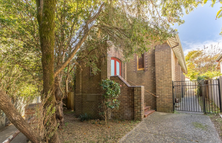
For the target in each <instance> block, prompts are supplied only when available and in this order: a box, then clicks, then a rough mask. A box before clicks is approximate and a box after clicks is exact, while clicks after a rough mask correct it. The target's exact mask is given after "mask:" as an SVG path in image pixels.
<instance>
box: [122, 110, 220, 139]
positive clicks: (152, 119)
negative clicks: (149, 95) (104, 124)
mask: <svg viewBox="0 0 222 143" xmlns="http://www.w3.org/2000/svg"><path fill="white" fill-rule="evenodd" d="M120 142H122V143H222V142H221V140H220V138H219V135H218V133H217V131H216V129H215V127H214V125H213V123H212V122H211V120H210V118H209V117H208V116H206V115H195V114H172V113H161V112H155V113H153V114H151V115H150V116H148V117H147V118H146V119H144V121H143V122H141V123H140V124H139V125H138V126H137V127H136V128H135V129H134V130H132V131H131V132H130V133H128V134H127V135H126V136H124V137H123V138H122V139H121V140H120Z"/></svg>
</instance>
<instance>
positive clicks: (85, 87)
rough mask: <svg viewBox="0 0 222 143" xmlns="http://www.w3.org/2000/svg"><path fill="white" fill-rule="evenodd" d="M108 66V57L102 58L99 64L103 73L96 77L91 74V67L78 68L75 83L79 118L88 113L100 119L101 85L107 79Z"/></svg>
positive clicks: (76, 107)
mask: <svg viewBox="0 0 222 143" xmlns="http://www.w3.org/2000/svg"><path fill="white" fill-rule="evenodd" d="M80 64H81V63H80ZM106 65H107V60H106V57H101V58H100V60H99V62H98V63H97V66H98V68H99V69H100V70H101V71H98V72H97V74H96V75H92V74H90V67H89V66H82V67H81V68H80V67H77V70H76V82H75V85H76V89H75V112H76V115H77V116H79V115H80V114H84V113H87V114H89V115H91V116H92V118H99V108H98V106H99V104H100V101H101V100H100V99H101V95H102V90H101V87H100V83H101V81H102V79H106V78H107V68H106V67H107V66H106Z"/></svg>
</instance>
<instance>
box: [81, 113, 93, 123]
mask: <svg viewBox="0 0 222 143" xmlns="http://www.w3.org/2000/svg"><path fill="white" fill-rule="evenodd" d="M79 118H80V121H81V122H83V121H88V120H90V119H92V118H91V116H90V115H88V114H87V113H85V114H82V115H80V116H79Z"/></svg>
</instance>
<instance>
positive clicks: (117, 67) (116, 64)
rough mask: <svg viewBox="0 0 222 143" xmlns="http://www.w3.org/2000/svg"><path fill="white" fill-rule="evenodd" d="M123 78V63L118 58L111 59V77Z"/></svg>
mask: <svg viewBox="0 0 222 143" xmlns="http://www.w3.org/2000/svg"><path fill="white" fill-rule="evenodd" d="M114 75H120V76H121V61H120V60H118V59H117V58H111V76H114Z"/></svg>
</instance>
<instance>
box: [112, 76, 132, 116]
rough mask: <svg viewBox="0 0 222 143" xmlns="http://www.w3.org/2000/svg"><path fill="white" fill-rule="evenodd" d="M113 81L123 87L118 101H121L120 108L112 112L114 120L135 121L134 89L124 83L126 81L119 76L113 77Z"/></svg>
mask: <svg viewBox="0 0 222 143" xmlns="http://www.w3.org/2000/svg"><path fill="white" fill-rule="evenodd" d="M110 79H111V80H113V81H115V82H117V83H119V84H120V85H122V87H121V94H120V95H119V98H118V100H119V101H120V106H119V109H118V110H114V111H113V112H112V115H111V116H112V118H114V119H127V120H133V119H134V114H133V113H134V89H133V87H130V86H129V84H128V85H127V84H126V83H124V80H123V79H121V78H120V77H119V76H111V77H110Z"/></svg>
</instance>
